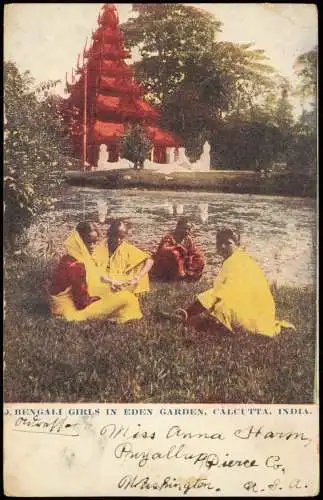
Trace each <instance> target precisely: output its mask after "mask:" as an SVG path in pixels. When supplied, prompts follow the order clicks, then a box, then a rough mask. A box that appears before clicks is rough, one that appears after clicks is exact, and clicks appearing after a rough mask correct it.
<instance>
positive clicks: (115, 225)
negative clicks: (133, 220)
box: [107, 219, 127, 236]
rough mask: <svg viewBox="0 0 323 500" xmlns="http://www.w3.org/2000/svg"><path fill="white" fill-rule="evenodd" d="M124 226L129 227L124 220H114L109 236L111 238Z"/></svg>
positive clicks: (109, 229) (108, 232)
mask: <svg viewBox="0 0 323 500" xmlns="http://www.w3.org/2000/svg"><path fill="white" fill-rule="evenodd" d="M122 225H124V226H127V224H126V223H125V221H124V220H123V219H113V220H112V221H111V223H110V226H109V228H108V231H107V235H108V236H111V235H113V234H116V233H117V232H118V229H119V227H120V226H122Z"/></svg>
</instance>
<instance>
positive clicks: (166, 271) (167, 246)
mask: <svg viewBox="0 0 323 500" xmlns="http://www.w3.org/2000/svg"><path fill="white" fill-rule="evenodd" d="M153 259H154V266H153V268H152V275H153V276H154V277H155V278H157V279H162V280H165V281H171V280H174V279H181V278H182V279H185V278H186V279H190V280H198V279H200V277H201V276H202V272H203V268H204V264H205V262H204V257H203V254H202V252H201V251H200V250H199V248H198V247H197V246H196V245H195V243H194V241H193V239H192V237H191V236H186V237H185V238H184V239H183V240H182V242H181V243H177V241H176V239H175V237H174V236H173V235H171V234H166V235H165V236H164V237H163V239H162V240H161V242H160V244H159V247H158V249H157V252H156V253H155V254H154V256H153Z"/></svg>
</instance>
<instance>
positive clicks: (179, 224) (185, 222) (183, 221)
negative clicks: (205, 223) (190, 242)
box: [176, 217, 192, 229]
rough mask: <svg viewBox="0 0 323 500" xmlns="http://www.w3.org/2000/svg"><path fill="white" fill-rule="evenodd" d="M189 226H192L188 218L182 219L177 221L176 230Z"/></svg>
mask: <svg viewBox="0 0 323 500" xmlns="http://www.w3.org/2000/svg"><path fill="white" fill-rule="evenodd" d="M187 225H190V226H191V225H192V224H191V221H190V220H189V218H188V217H180V218H179V219H178V221H177V224H176V228H177V229H178V228H180V227H185V226H187Z"/></svg>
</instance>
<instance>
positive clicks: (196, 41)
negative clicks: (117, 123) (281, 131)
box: [122, 4, 274, 158]
mask: <svg viewBox="0 0 323 500" xmlns="http://www.w3.org/2000/svg"><path fill="white" fill-rule="evenodd" d="M134 11H135V12H136V13H137V14H138V16H137V17H136V18H132V19H130V20H129V21H128V22H127V23H125V24H124V25H123V26H122V29H123V31H124V33H125V39H126V41H127V43H128V47H129V48H133V47H136V48H137V49H138V50H139V53H140V55H141V60H140V61H138V62H136V63H135V71H136V76H137V78H138V79H140V80H141V82H142V83H143V85H144V86H145V87H146V89H147V90H148V91H149V95H150V97H151V100H152V101H154V103H156V102H157V103H159V105H160V107H161V110H162V116H163V123H162V124H163V125H164V126H165V127H166V128H169V129H170V130H173V131H174V132H176V133H177V134H179V135H180V136H181V137H182V138H183V141H184V145H185V147H186V148H187V150H188V151H189V152H190V153H191V158H196V157H197V156H198V155H199V154H200V152H201V147H202V144H203V142H204V141H205V140H206V139H208V140H209V139H211V137H212V135H213V134H214V131H218V130H219V128H221V126H222V125H223V123H224V122H225V121H227V120H229V119H236V120H237V121H239V122H240V121H241V119H242V118H243V119H247V120H250V119H251V115H252V112H253V109H254V108H256V107H257V105H259V103H260V102H261V100H262V99H263V98H264V96H266V93H268V92H269V91H270V90H272V89H273V88H274V82H273V79H272V75H273V73H274V70H273V68H272V67H271V66H270V65H268V64H267V61H266V57H265V54H264V51H262V50H258V49H255V48H253V46H252V45H251V44H234V43H229V42H219V41H217V40H216V38H217V34H218V33H219V31H220V28H221V23H220V22H219V21H218V20H217V19H216V18H215V17H214V16H212V15H211V14H210V13H208V12H206V11H204V10H202V9H197V8H195V7H192V6H188V5H183V4H135V5H134ZM202 141H203V142H202Z"/></svg>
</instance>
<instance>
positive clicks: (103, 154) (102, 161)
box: [98, 144, 109, 169]
mask: <svg viewBox="0 0 323 500" xmlns="http://www.w3.org/2000/svg"><path fill="white" fill-rule="evenodd" d="M107 150H108V148H107V145H106V144H101V146H100V153H99V160H98V168H99V169H104V167H105V166H106V163H107V161H108V157H109V153H108V151H107Z"/></svg>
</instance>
